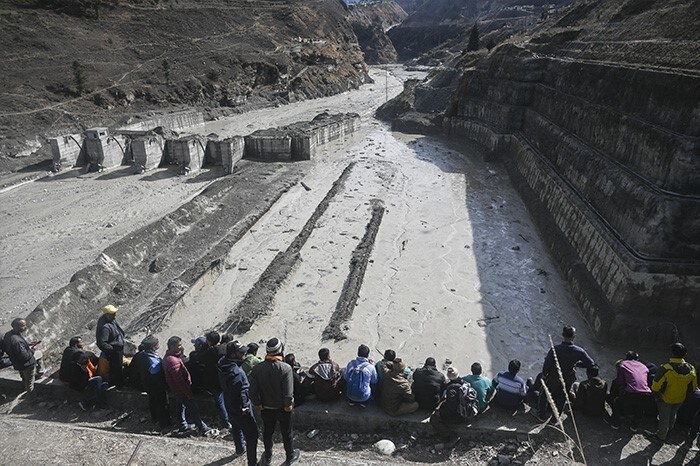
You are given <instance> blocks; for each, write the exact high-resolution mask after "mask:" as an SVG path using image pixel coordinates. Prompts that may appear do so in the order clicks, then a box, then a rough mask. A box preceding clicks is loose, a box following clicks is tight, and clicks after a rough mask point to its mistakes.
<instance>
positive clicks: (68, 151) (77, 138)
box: [49, 134, 83, 171]
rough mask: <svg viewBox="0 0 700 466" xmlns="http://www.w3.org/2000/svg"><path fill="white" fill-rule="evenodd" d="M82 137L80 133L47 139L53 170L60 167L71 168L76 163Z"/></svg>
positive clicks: (57, 169)
mask: <svg viewBox="0 0 700 466" xmlns="http://www.w3.org/2000/svg"><path fill="white" fill-rule="evenodd" d="M82 139H83V136H82V135H81V134H67V135H65V136H59V137H57V138H52V139H49V144H50V145H51V155H52V158H53V166H54V170H55V171H59V170H60V169H61V168H72V167H74V166H75V165H76V164H77V163H78V158H79V157H80V150H81V145H82Z"/></svg>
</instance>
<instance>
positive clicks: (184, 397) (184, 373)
mask: <svg viewBox="0 0 700 466" xmlns="http://www.w3.org/2000/svg"><path fill="white" fill-rule="evenodd" d="M183 351H184V348H183V346H182V338H180V337H177V336H172V337H170V338H169V339H168V350H167V351H166V352H165V357H164V358H163V371H164V372H165V381H166V383H167V384H168V387H169V388H170V391H171V392H172V394H173V397H174V398H175V402H176V403H177V405H178V411H179V412H180V432H182V433H186V432H190V431H191V430H192V429H191V427H190V425H189V424H188V422H187V415H188V414H189V416H190V419H193V420H194V423H195V426H196V427H197V429H198V430H199V433H200V434H203V435H207V436H210V435H214V434H216V431H214V429H212V428H210V427H209V426H208V425H207V424H206V423H205V422H204V421H203V420H202V416H201V415H200V413H199V406H198V405H197V402H196V401H195V400H194V397H193V395H192V378H191V377H190V373H189V371H188V370H187V367H185V363H183V362H182V355H183Z"/></svg>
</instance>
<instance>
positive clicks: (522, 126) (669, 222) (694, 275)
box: [444, 58, 700, 344]
mask: <svg viewBox="0 0 700 466" xmlns="http://www.w3.org/2000/svg"><path fill="white" fill-rule="evenodd" d="M552 66H553V65H552V64H551V63H550V60H548V59H532V60H521V59H507V58H504V59H502V61H499V60H498V59H494V60H492V61H491V62H490V63H489V65H488V68H482V69H475V70H470V71H467V72H466V73H465V76H464V78H463V80H462V82H461V84H460V89H459V90H458V92H457V97H458V98H457V99H456V101H455V105H454V106H453V107H452V109H451V110H450V112H449V114H448V118H446V119H445V122H444V124H445V127H446V129H447V130H448V131H449V132H451V133H452V134H454V135H458V136H463V137H467V138H469V139H472V140H475V141H477V142H479V143H480V144H482V145H483V146H484V147H486V148H487V150H488V151H489V153H490V154H491V156H495V157H499V158H501V159H503V160H504V161H506V167H507V169H508V171H509V174H510V176H511V179H512V180H513V182H514V184H515V185H516V187H517V188H518V190H519V191H520V193H521V195H522V196H523V198H524V199H525V201H526V204H527V205H528V208H529V209H530V210H531V212H532V213H533V217H534V218H535V221H536V222H537V224H538V226H539V227H540V229H541V230H542V232H543V237H544V239H545V241H546V242H547V243H548V245H549V246H550V249H551V251H552V254H553V255H554V256H555V258H556V259H557V262H558V263H559V264H560V266H561V268H562V271H563V273H564V275H565V276H566V278H567V280H568V282H569V284H570V286H571V289H572V292H573V294H574V296H575V297H576V298H577V300H578V302H579V304H580V305H581V308H582V310H583V313H584V315H585V316H586V318H587V320H588V321H589V323H590V324H591V326H592V327H593V329H594V330H595V332H596V334H597V335H598V336H600V337H603V338H608V339H613V340H632V341H634V342H635V343H641V344H654V343H659V344H661V343H663V344H666V343H668V342H669V341H675V339H677V338H679V335H684V334H685V339H686V341H691V340H693V339H694V336H696V335H697V330H696V329H698V328H700V326H698V323H699V321H700V311H698V309H699V308H700V220H698V219H699V218H700V196H698V195H697V189H696V186H697V184H698V183H699V181H698V180H700V177H698V171H697V170H696V169H695V168H694V167H696V166H698V164H700V158H698V157H697V153H698V147H700V142H699V141H698V138H697V137H696V132H693V131H690V132H688V133H685V134H683V133H679V132H677V131H678V130H680V129H684V130H685V129H689V128H690V126H688V121H691V120H692V119H693V116H692V115H693V111H692V108H697V105H698V100H699V99H698V96H694V97H692V98H688V99H685V100H682V99H677V98H676V97H675V96H676V94H677V92H676V91H675V90H674V89H671V90H668V89H667V88H669V87H675V85H676V84H678V85H680V84H683V86H685V88H698V82H699V81H700V80H699V79H698V78H697V77H695V78H690V77H688V76H675V75H673V74H672V73H668V72H665V71H664V72H655V71H650V70H643V71H642V72H641V73H642V74H643V75H644V76H646V77H647V78H649V79H645V80H644V82H643V83H641V82H640V83H639V85H640V93H639V94H635V92H636V91H634V90H633V89H629V90H625V91H624V92H623V93H622V94H621V95H615V96H609V95H608V94H609V93H610V89H611V86H610V85H609V83H607V82H602V81H601V79H600V75H598V74H596V73H602V75H603V76H605V77H606V79H607V80H609V81H610V82H622V81H626V82H628V83H635V82H637V81H639V79H640V78H638V77H636V75H635V74H634V73H631V72H630V70H628V69H623V68H621V69H620V70H619V72H617V71H616V70H615V67H614V66H606V67H604V69H601V67H600V65H589V64H585V63H560V62H557V70H556V72H555V71H554V70H553V69H550V67H552ZM543 70H545V71H547V72H545V73H543ZM572 82H573V83H579V85H573V84H572ZM603 87H604V88H605V89H602V88H603ZM623 87H624V86H623ZM623 87H621V89H622V88H623ZM624 89H627V87H624ZM665 93H670V94H672V95H671V97H670V99H671V100H672V101H673V102H674V105H675V106H674V108H673V109H667V110H664V108H665V106H667V105H666V104H664V103H663V102H662V101H660V100H659V99H660V96H662V95H665ZM645 99H648V102H646V101H645ZM637 100H640V102H638V101H637ZM652 107H653V109H654V115H650V116H649V118H647V114H646V113H645V112H644V111H645V109H649V108H652ZM627 111H630V112H632V111H634V112H633V113H631V114H628V113H627ZM660 123H662V124H663V125H661V124H660ZM691 126H692V125H691ZM692 154H695V156H693V155H692ZM691 335H692V336H691Z"/></svg>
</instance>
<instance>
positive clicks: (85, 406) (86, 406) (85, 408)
mask: <svg viewBox="0 0 700 466" xmlns="http://www.w3.org/2000/svg"><path fill="white" fill-rule="evenodd" d="M78 406H80V409H82V410H83V411H90V406H88V404H87V403H85V402H84V401H78Z"/></svg>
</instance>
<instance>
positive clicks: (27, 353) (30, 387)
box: [2, 317, 39, 395]
mask: <svg viewBox="0 0 700 466" xmlns="http://www.w3.org/2000/svg"><path fill="white" fill-rule="evenodd" d="M10 326H11V327H12V330H10V331H9V332H7V333H6V334H5V336H4V337H3V345H2V346H3V349H4V350H5V352H6V353H7V355H8V356H9V358H10V361H11V362H12V367H14V368H15V370H17V371H19V375H20V377H21V378H22V383H23V384H24V391H25V392H26V393H27V395H32V394H33V393H34V380H35V378H36V370H37V363H36V359H35V358H34V348H36V345H38V344H39V342H33V343H29V342H27V340H26V339H25V338H24V335H23V334H24V333H25V332H26V331H27V321H26V320H24V319H22V318H19V317H18V318H16V319H14V320H13V321H12V323H11V324H10Z"/></svg>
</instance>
